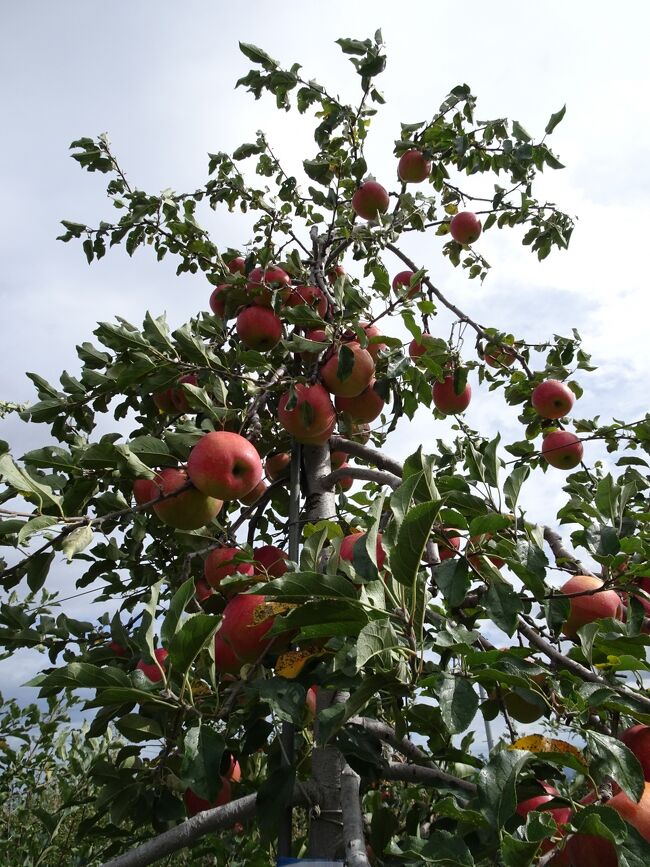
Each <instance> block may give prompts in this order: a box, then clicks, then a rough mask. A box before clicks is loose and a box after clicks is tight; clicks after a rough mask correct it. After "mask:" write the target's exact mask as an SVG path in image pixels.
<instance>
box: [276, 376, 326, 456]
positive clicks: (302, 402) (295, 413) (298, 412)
mask: <svg viewBox="0 0 650 867" xmlns="http://www.w3.org/2000/svg"><path fill="white" fill-rule="evenodd" d="M294 388H295V396H296V398H297V399H296V402H295V405H294V406H293V408H292V409H287V404H288V403H289V400H290V397H291V393H290V392H287V393H286V394H284V395H282V397H281V398H280V402H279V404H278V418H279V420H280V424H281V425H282V427H283V428H284V429H285V430H286V431H288V432H289V433H290V434H291V435H292V436H293V437H294V438H295V439H296V440H298V442H305V441H309V439H313V438H318V437H319V436H322V435H323V434H324V433H325V432H326V431H328V430H329V429H330V427H331V426H332V425H333V424H334V423H335V422H336V410H335V409H334V406H333V404H332V401H331V399H330V396H329V394H328V393H327V391H326V390H325V389H324V388H323V386H322V385H320V384H319V383H315V384H314V385H303V384H302V383H298V384H296V385H295V387H294ZM328 438H329V434H328Z"/></svg>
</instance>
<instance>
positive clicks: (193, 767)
mask: <svg viewBox="0 0 650 867" xmlns="http://www.w3.org/2000/svg"><path fill="white" fill-rule="evenodd" d="M225 746H226V745H225V742H224V739H223V737H222V735H220V734H219V732H217V731H215V730H214V729H213V728H211V727H210V726H209V725H207V724H205V723H203V724H199V725H198V726H194V727H193V728H191V729H188V731H187V733H186V735H185V739H184V742H183V762H182V765H181V775H182V777H183V781H184V783H185V784H186V785H187V786H189V787H190V788H191V789H192V791H194V792H196V794H197V795H198V796H199V797H200V798H205V799H206V800H207V801H214V800H215V798H216V797H217V795H218V794H219V790H220V789H221V774H220V768H221V758H222V756H223V751H224V749H225Z"/></svg>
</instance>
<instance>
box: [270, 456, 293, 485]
mask: <svg viewBox="0 0 650 867" xmlns="http://www.w3.org/2000/svg"><path fill="white" fill-rule="evenodd" d="M290 466H291V455H290V454H289V452H278V453H277V454H275V455H269V457H268V458H267V459H266V462H265V464H264V471H265V472H266V478H267V479H268V480H269V481H270V482H275V481H276V480H277V479H282V478H285V477H286V476H288V475H289V468H290Z"/></svg>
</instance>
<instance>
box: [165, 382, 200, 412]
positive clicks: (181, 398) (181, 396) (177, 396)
mask: <svg viewBox="0 0 650 867" xmlns="http://www.w3.org/2000/svg"><path fill="white" fill-rule="evenodd" d="M183 382H186V383H187V384H188V385H198V382H199V380H198V377H197V375H196V374H195V373H188V374H186V375H185V376H181V378H180V379H179V380H178V384H179V385H180V384H181V383H183ZM171 399H172V404H173V405H174V409H175V410H176V411H177V412H189V411H190V409H191V407H190V405H189V403H188V401H187V397H186V396H185V392H184V391H183V389H182V388H172V390H171Z"/></svg>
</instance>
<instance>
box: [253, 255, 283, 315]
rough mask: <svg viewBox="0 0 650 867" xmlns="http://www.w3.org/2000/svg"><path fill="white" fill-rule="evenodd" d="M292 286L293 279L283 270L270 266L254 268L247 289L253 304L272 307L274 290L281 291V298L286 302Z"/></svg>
mask: <svg viewBox="0 0 650 867" xmlns="http://www.w3.org/2000/svg"><path fill="white" fill-rule="evenodd" d="M290 285H291V277H289V275H288V274H287V272H286V271H285V270H284V269H283V268H278V266H277V265H269V266H267V267H266V268H253V270H252V271H251V272H250V274H249V275H248V283H247V284H246V289H247V292H248V294H249V296H250V297H251V298H252V301H253V304H259V305H260V306H262V307H270V306H271V304H272V302H273V291H272V290H274V289H277V290H279V291H280V296H281V298H282V299H283V300H285V301H286V299H287V297H288V296H289V286H290Z"/></svg>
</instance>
